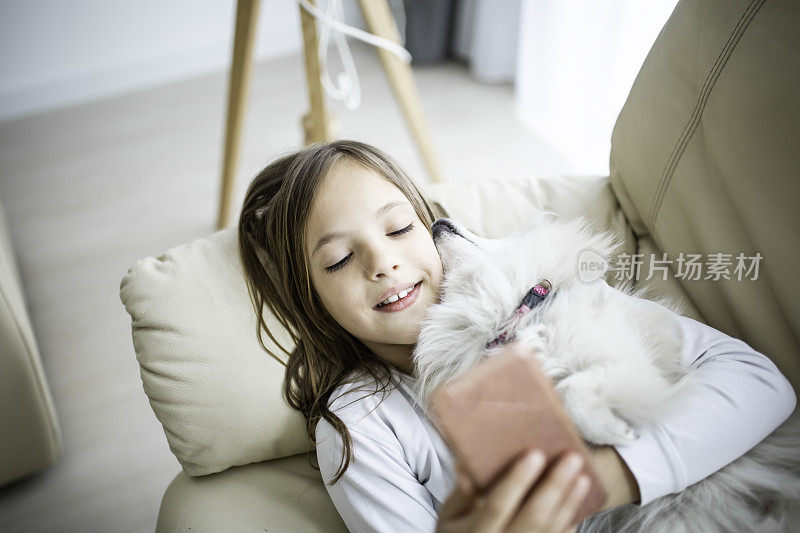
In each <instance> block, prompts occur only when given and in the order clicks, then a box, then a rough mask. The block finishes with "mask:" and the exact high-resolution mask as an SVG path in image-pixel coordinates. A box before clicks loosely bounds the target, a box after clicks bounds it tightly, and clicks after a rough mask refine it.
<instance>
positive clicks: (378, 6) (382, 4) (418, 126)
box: [358, 0, 442, 182]
mask: <svg viewBox="0 0 800 533" xmlns="http://www.w3.org/2000/svg"><path fill="white" fill-rule="evenodd" d="M358 2H359V4H360V5H361V11H362V12H363V14H364V20H366V22H367V26H368V27H369V30H370V32H372V33H373V34H375V35H377V36H379V37H384V38H386V39H390V40H392V41H394V42H396V43H398V44H402V43H401V42H400V32H399V31H398V30H397V24H396V23H395V20H394V16H392V12H391V10H390V9H389V2H388V1H387V0H358ZM377 50H378V55H379V56H380V58H381V63H382V64H383V70H384V71H385V72H386V77H387V78H389V83H390V84H391V86H392V90H393V91H394V96H395V98H396V99H397V101H398V103H399V104H400V108H401V109H402V111H403V115H404V116H405V119H406V123H407V124H408V125H409V127H410V128H411V133H412V135H413V136H414V139H415V140H416V142H417V148H418V149H419V151H420V154H421V155H422V160H423V162H424V163H425V167H426V168H427V169H428V174H429V175H430V177H431V180H432V181H434V182H436V181H442V177H441V173H440V172H439V167H438V165H437V163H436V158H435V157H434V155H433V144H432V142H431V138H430V133H429V130H428V126H427V124H426V121H425V114H424V113H423V111H422V104H421V103H420V99H419V93H418V92H417V86H416V84H415V83H414V73H413V72H412V71H411V66H410V65H408V64H406V63H403V61H401V60H400V58H398V57H397V56H395V55H394V54H392V53H391V52H389V51H387V50H384V49H383V48H378V49H377Z"/></svg>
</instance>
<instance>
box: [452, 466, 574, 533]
mask: <svg viewBox="0 0 800 533" xmlns="http://www.w3.org/2000/svg"><path fill="white" fill-rule="evenodd" d="M572 457H575V458H578V459H580V456H578V455H577V454H569V455H567V456H566V457H564V458H562V459H561V460H560V461H559V462H558V463H557V464H556V465H555V466H554V467H553V468H552V469H550V471H549V472H548V474H547V475H546V476H545V477H544V478H543V479H541V480H540V479H539V478H540V476H541V475H542V472H543V471H544V467H545V466H546V465H545V464H544V456H543V455H542V454H541V452H536V451H533V452H532V453H528V454H526V455H523V456H522V457H521V458H520V459H519V460H518V461H517V462H516V463H515V464H513V465H512V466H511V468H509V470H508V471H507V472H506V473H505V474H504V475H503V476H501V477H500V478H499V479H498V480H497V481H495V483H494V484H493V485H492V486H491V487H490V488H489V489H488V490H487V491H486V493H485V494H484V495H483V496H478V495H477V493H476V489H475V486H474V485H473V484H472V483H471V481H470V479H469V477H468V476H467V474H466V473H465V472H464V471H463V469H462V467H461V465H460V464H459V463H456V470H457V478H456V486H455V488H454V489H453V492H451V493H450V496H449V497H448V498H447V501H446V502H445V503H444V505H442V508H441V510H440V512H439V521H438V523H437V526H436V532H437V533H467V532H481V533H482V532H488V533H495V532H501V531H502V532H523V531H524V532H526V533H536V532H548V533H550V532H552V533H560V532H562V531H574V529H575V524H572V523H571V521H572V518H573V517H574V516H575V513H576V512H577V511H578V508H579V507H580V505H581V503H583V500H584V498H585V497H586V494H587V493H588V489H589V480H588V478H585V476H581V478H580V479H578V480H576V477H577V474H578V473H579V472H580V469H581V463H580V462H579V463H578V464H577V465H575V464H574V463H573V464H572V465H571V464H570V458H572ZM570 466H572V467H571V468H570ZM531 487H533V491H530V489H531Z"/></svg>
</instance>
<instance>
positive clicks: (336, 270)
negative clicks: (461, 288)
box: [306, 162, 443, 363]
mask: <svg viewBox="0 0 800 533" xmlns="http://www.w3.org/2000/svg"><path fill="white" fill-rule="evenodd" d="M306 246H307V249H306V254H307V257H308V258H309V268H310V272H311V281H312V284H313V286H314V288H315V290H316V291H317V294H318V295H319V297H320V299H321V300H322V303H323V304H324V306H325V308H326V309H327V311H328V312H329V313H330V314H331V316H332V317H333V318H334V320H336V321H337V322H338V323H339V324H340V325H341V326H342V327H343V328H344V329H346V330H347V331H349V332H350V333H351V334H352V335H353V336H355V337H356V338H358V339H359V340H361V341H362V342H363V343H364V344H365V345H366V346H367V347H368V348H370V349H371V350H372V351H373V352H374V353H375V354H376V355H378V356H380V357H382V358H384V359H387V360H389V362H391V363H400V361H391V360H390V359H392V357H396V353H397V352H396V351H395V352H393V351H392V348H391V346H392V345H413V344H415V343H416V342H417V337H418V336H419V331H420V324H421V321H422V319H423V318H424V316H425V312H426V310H427V308H428V306H430V305H431V304H433V303H436V301H437V300H438V289H439V284H440V282H441V279H442V275H443V273H442V262H441V259H440V258H439V254H438V252H437V251H436V246H434V244H433V239H432V237H431V234H430V233H429V230H428V228H427V227H426V226H425V225H424V224H423V223H422V221H421V220H420V219H419V217H418V216H417V214H416V212H415V211H414V208H413V207H412V205H411V203H410V202H409V201H408V199H407V198H406V197H405V195H404V194H403V193H402V192H401V191H400V189H398V188H397V187H396V186H395V185H393V184H392V183H391V182H389V181H387V180H386V179H385V178H384V177H383V176H381V175H380V174H377V173H375V172H374V171H372V170H368V169H366V168H364V167H361V166H359V165H356V164H349V163H347V162H342V163H340V164H338V165H336V166H335V167H334V168H333V169H331V171H330V172H329V173H328V175H327V176H326V177H325V178H324V180H323V182H322V183H321V187H320V190H319V191H318V192H317V195H316V198H315V199H314V203H313V205H312V206H311V213H310V215H309V219H308V224H307V227H306ZM419 282H421V283H419ZM415 284H418V286H417V287H416V288H414V289H413V290H412V291H411V292H410V293H409V294H408V295H407V296H406V297H405V298H403V299H400V300H398V301H397V302H396V303H394V304H391V305H390V306H388V309H394V308H398V307H403V308H402V309H399V310H394V311H393V312H386V309H384V310H381V309H379V308H378V307H377V306H378V304H379V303H381V302H382V301H383V300H385V299H387V297H389V296H391V295H393V294H395V293H398V292H401V291H398V290H395V288H396V287H397V286H401V288H402V287H406V286H413V285H415ZM387 291H389V293H388V294H387ZM393 353H394V355H392V354H393Z"/></svg>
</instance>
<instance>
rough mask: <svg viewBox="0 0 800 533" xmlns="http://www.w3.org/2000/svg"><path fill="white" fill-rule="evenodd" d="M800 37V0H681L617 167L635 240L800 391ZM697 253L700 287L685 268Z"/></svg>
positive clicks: (622, 137)
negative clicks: (659, 254)
mask: <svg viewBox="0 0 800 533" xmlns="http://www.w3.org/2000/svg"><path fill="white" fill-rule="evenodd" d="M798 28H800V3H798V2H796V1H781V0H775V1H772V0H771V1H769V2H765V1H764V0H735V1H723V0H701V1H698V0H683V1H681V2H679V3H678V5H677V6H676V8H675V10H674V12H673V14H672V16H671V17H670V19H669V21H668V22H667V24H666V25H665V26H664V28H663V29H662V31H661V33H660V34H659V35H658V38H657V39H656V41H655V43H654V45H653V47H652V49H651V50H650V52H649V54H648V55H647V58H646V59H645V61H644V64H643V66H642V68H641V70H640V72H639V74H638V76H637V77H636V81H635V83H634V85H633V88H632V89H631V92H630V95H629V96H628V99H627V101H626V103H625V105H624V107H623V109H622V111H621V113H620V115H619V117H618V119H617V123H616V126H615V128H614V132H613V136H612V149H611V161H610V166H611V184H612V188H613V190H614V193H615V195H616V196H617V198H618V201H619V202H620V205H621V207H622V210H623V211H624V212H625V214H626V216H627V217H628V219H629V221H630V223H631V225H632V227H633V229H634V231H635V233H636V234H637V236H638V237H640V238H647V237H649V238H652V239H653V240H654V241H655V243H656V245H657V246H658V248H659V249H660V250H661V251H663V252H666V253H667V254H668V259H669V260H671V261H672V267H673V272H674V273H675V274H676V276H677V277H678V278H679V282H680V284H681V285H682V288H683V290H684V291H685V293H686V295H687V296H688V297H689V298H690V299H691V300H692V303H693V304H694V305H695V307H696V308H697V309H698V310H699V311H700V313H701V314H702V316H703V318H704V320H705V321H706V322H707V323H708V324H709V325H711V326H713V327H716V328H717V329H720V330H722V331H724V332H726V333H728V334H730V335H732V336H735V337H738V338H741V339H742V340H744V341H745V342H747V343H748V344H750V345H751V346H753V347H754V348H755V349H756V350H758V351H760V352H762V353H764V354H765V355H767V356H769V357H770V358H771V359H772V360H773V361H774V362H775V363H776V365H777V366H778V367H779V368H780V370H781V371H782V372H783V373H784V374H785V375H786V376H787V378H789V380H790V381H792V383H793V385H794V387H795V389H796V390H797V389H798V388H800V279H798V275H797V267H798V265H800V238H799V237H798V235H797V234H798V230H800V205H798V202H800V31H798ZM690 253H692V254H697V255H700V256H701V258H700V260H699V261H700V263H701V264H702V266H703V268H702V273H701V274H700V277H701V279H699V280H692V279H688V278H691V277H695V276H696V275H697V274H696V272H690V271H689V270H688V269H686V268H685V266H686V263H682V265H683V266H684V269H683V270H682V271H681V272H679V271H678V269H677V267H678V266H679V260H680V259H681V257H682V258H683V259H684V260H686V259H688V258H689V256H688V254H690ZM681 254H683V256H681ZM715 254H722V255H715ZM727 254H730V256H728V255H727ZM740 254H741V255H740ZM757 254H760V258H759V256H758V255H757ZM740 261H741V265H739V263H740ZM711 265H716V267H715V268H712V267H711ZM737 266H741V267H742V268H739V269H737ZM755 266H758V272H757V274H756V273H755V271H754V268H755ZM747 269H749V272H748V270H747ZM720 272H723V273H724V272H727V275H728V276H729V277H730V279H724V277H721V278H720V279H718V280H715V279H714V278H716V277H717V276H720V275H721V274H720ZM681 276H682V277H681ZM706 278H708V279H706ZM739 278H741V280H740V279H739Z"/></svg>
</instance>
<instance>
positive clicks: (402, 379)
mask: <svg viewBox="0 0 800 533" xmlns="http://www.w3.org/2000/svg"><path fill="white" fill-rule="evenodd" d="M641 302H642V305H659V304H657V303H655V302H651V301H649V300H641ZM675 316H676V318H677V320H678V321H679V323H680V325H681V329H682V333H683V339H684V345H683V351H682V354H681V357H682V360H683V362H684V364H685V365H686V366H688V367H689V371H690V373H691V374H692V378H693V380H694V381H695V383H696V384H697V385H698V386H697V387H696V388H693V389H692V390H693V392H692V394H690V395H687V396H684V398H683V401H682V403H681V404H680V408H679V409H676V410H674V412H673V414H671V415H668V416H666V417H664V418H662V419H660V420H659V421H658V422H657V423H655V424H652V425H650V426H648V427H645V428H642V431H641V432H640V437H639V438H638V439H637V440H636V441H635V442H634V443H632V444H630V445H627V446H616V447H615V448H616V450H617V452H618V453H619V454H620V456H621V457H622V459H623V460H624V461H625V463H626V465H627V466H628V468H629V469H630V471H631V472H632V473H633V476H634V477H635V478H636V481H637V483H638V485H639V492H640V495H641V501H640V505H645V504H647V503H649V502H651V501H653V500H655V499H656V498H659V497H661V496H664V495H666V494H671V493H675V492H680V491H681V490H683V489H684V488H686V487H687V486H689V485H691V484H693V483H696V482H698V481H700V480H701V479H703V478H705V477H707V476H709V475H710V474H712V473H714V472H716V471H717V470H719V469H720V468H722V467H723V466H725V465H727V464H728V463H730V462H732V461H733V460H734V459H736V458H738V457H740V456H741V455H743V454H744V453H745V452H747V451H748V450H750V449H751V448H752V447H753V446H755V445H756V444H758V443H759V442H760V441H761V440H762V439H764V438H765V437H766V436H767V435H769V434H770V433H771V432H772V431H773V430H775V428H777V427H778V426H779V425H780V424H781V423H782V422H783V421H784V420H786V419H787V418H788V417H789V415H790V414H791V413H792V411H793V410H794V407H795V405H796V402H797V398H796V396H795V393H794V390H793V389H792V387H791V385H790V384H789V382H788V381H787V379H786V378H785V377H784V376H783V375H782V374H781V373H780V371H779V370H778V369H777V367H776V366H775V365H774V364H773V363H772V361H770V360H769V358H767V357H766V356H764V355H763V354H761V353H759V352H756V351H755V350H753V349H752V348H751V347H750V346H748V345H747V344H745V343H744V342H742V341H740V340H738V339H735V338H733V337H730V336H728V335H726V334H724V333H722V332H720V331H718V330H716V329H714V328H712V327H709V326H707V325H705V324H703V323H701V322H698V321H696V320H693V319H691V318H687V317H683V316H679V315H675ZM392 380H393V382H395V383H398V385H399V386H398V387H397V388H396V389H393V390H390V391H388V392H386V393H378V394H368V393H369V391H374V390H375V385H374V383H371V382H370V381H368V380H363V381H361V382H359V383H356V384H350V385H342V386H340V387H339V388H338V389H337V390H336V391H334V392H333V394H332V395H331V400H332V401H331V403H330V408H331V410H332V411H333V412H334V413H335V414H336V415H337V416H339V417H340V418H341V419H342V421H343V422H344V423H345V424H346V425H347V427H348V429H349V430H350V437H351V439H352V445H353V460H352V461H351V462H350V465H349V467H348V469H347V471H346V472H345V474H344V476H343V477H342V478H341V479H340V480H339V481H338V482H337V483H336V484H334V485H333V486H331V487H328V486H327V482H329V481H330V480H331V479H332V478H333V476H334V474H335V473H336V471H337V470H338V468H339V464H340V460H341V457H342V450H343V444H342V440H341V436H340V435H339V434H338V433H337V432H336V431H335V430H334V429H333V427H332V426H331V425H330V424H329V423H328V422H327V421H325V420H320V421H319V423H318V424H317V429H316V439H317V459H318V462H319V466H320V471H321V474H322V478H323V479H324V480H325V482H326V488H327V490H328V493H329V495H330V497H331V499H332V500H333V503H334V505H335V506H336V509H337V511H338V512H339V514H340V515H341V516H342V519H343V520H344V522H345V524H346V525H347V527H348V529H349V530H350V531H353V532H358V533H361V532H370V531H377V532H406V531H415V532H416V531H420V532H427V531H434V530H435V528H436V520H437V516H438V511H439V508H440V506H441V505H442V503H443V502H444V501H445V500H446V499H447V497H448V495H449V493H450V492H451V490H452V489H453V487H454V485H455V477H454V476H455V472H454V462H453V461H454V457H453V455H452V452H451V451H450V450H449V448H448V447H447V445H446V444H445V442H444V440H443V439H442V437H441V435H440V434H439V432H438V430H437V429H436V427H435V426H434V425H433V424H432V423H431V421H430V418H429V417H428V416H427V414H426V412H425V410H424V409H423V408H422V407H421V406H420V404H419V403H418V401H417V398H416V396H415V395H414V392H413V387H412V385H413V380H414V378H413V377H412V376H409V375H407V374H404V373H402V372H399V371H396V370H393V371H392ZM389 388H391V386H390V387H389ZM359 389H360V390H359ZM381 398H383V401H382V402H381V401H380V400H381Z"/></svg>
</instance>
